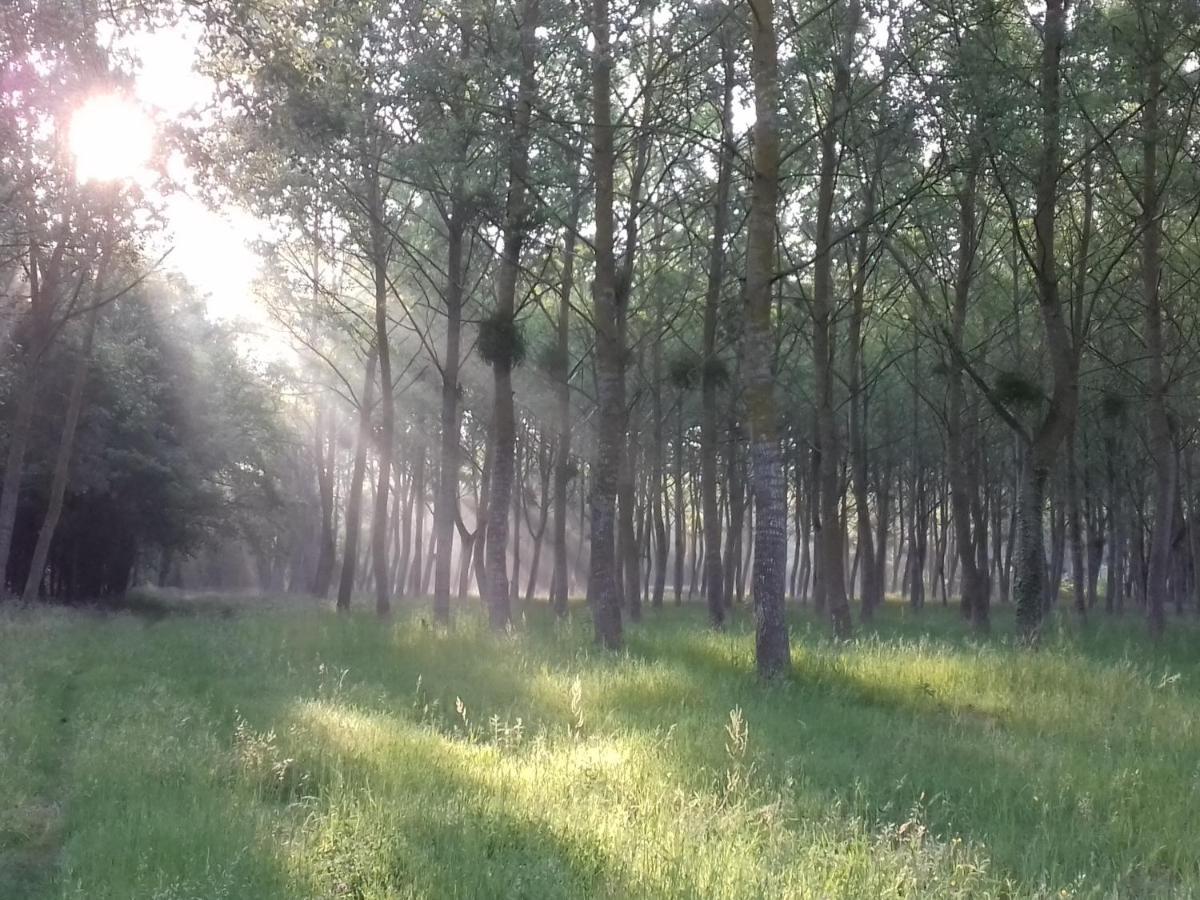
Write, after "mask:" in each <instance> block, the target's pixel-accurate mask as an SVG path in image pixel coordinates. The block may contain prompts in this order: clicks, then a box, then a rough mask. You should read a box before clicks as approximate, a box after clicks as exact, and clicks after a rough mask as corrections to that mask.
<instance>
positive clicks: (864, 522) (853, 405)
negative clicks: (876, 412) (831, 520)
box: [847, 172, 883, 619]
mask: <svg viewBox="0 0 1200 900" xmlns="http://www.w3.org/2000/svg"><path fill="white" fill-rule="evenodd" d="M878 178H879V173H878V172H875V173H872V175H871V177H870V179H869V180H868V184H867V188H866V200H865V202H864V204H863V206H864V211H863V212H864V215H863V220H864V221H866V222H871V221H873V220H874V218H875V190H876V184H877V183H878ZM871 238H872V233H871V230H870V229H864V230H863V233H862V234H861V235H860V236H859V242H858V248H857V253H856V260H855V271H854V283H853V290H852V291H851V298H850V307H851V315H850V340H849V359H848V360H847V366H848V369H849V375H850V377H849V388H850V435H849V437H850V473H851V485H852V488H853V491H854V515H855V520H856V524H857V530H858V540H857V542H856V544H855V560H856V561H858V560H861V565H860V566H858V570H859V572H860V573H861V585H862V590H861V591H860V593H861V595H862V617H863V618H864V619H869V618H871V615H872V614H873V613H874V611H875V609H876V607H878V606H880V605H881V604H882V603H883V585H882V584H877V583H876V581H875V539H874V534H873V532H872V530H871V503H870V499H869V495H868V489H867V467H868V460H867V453H868V448H867V423H866V418H867V394H866V391H865V389H864V387H863V378H862V374H863V353H864V348H863V329H864V326H865V319H866V290H867V268H868V266H869V265H870V259H871V251H870V241H871ZM851 584H853V579H851Z"/></svg>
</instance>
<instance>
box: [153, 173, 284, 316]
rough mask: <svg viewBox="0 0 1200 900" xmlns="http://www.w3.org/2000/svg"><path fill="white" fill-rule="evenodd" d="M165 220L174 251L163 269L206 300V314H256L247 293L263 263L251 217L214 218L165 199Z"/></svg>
mask: <svg viewBox="0 0 1200 900" xmlns="http://www.w3.org/2000/svg"><path fill="white" fill-rule="evenodd" d="M166 217H167V223H168V225H167V227H168V230H169V232H170V234H169V240H170V243H171V245H172V246H173V247H174V249H173V250H172V251H171V255H170V256H169V257H168V259H167V267H168V268H170V269H172V270H174V271H175V272H177V273H178V274H180V275H182V276H183V277H184V278H186V279H187V280H188V281H189V282H190V283H191V284H192V285H193V286H194V287H195V288H196V289H197V290H199V291H200V292H201V293H204V294H206V295H207V296H208V310H209V312H210V313H211V314H212V315H213V316H214V317H215V318H218V319H225V320H234V319H238V318H243V317H247V316H253V315H254V314H255V313H256V312H258V309H259V308H258V304H257V303H255V302H254V298H253V295H252V293H251V286H252V282H253V281H254V279H255V277H257V275H258V271H259V267H260V263H261V260H260V257H259V255H258V254H257V253H256V252H255V250H254V248H253V247H252V246H251V244H252V242H253V241H254V240H256V238H257V233H258V228H257V222H256V221H255V219H254V217H253V216H251V215H250V214H249V213H246V212H244V211H241V210H236V209H226V210H223V211H222V212H215V211H213V210H212V209H209V208H208V207H207V206H206V205H205V204H204V203H202V202H201V201H199V200H197V199H195V198H194V197H190V196H188V195H187V194H184V193H174V194H171V195H170V196H169V197H168V198H167V199H166Z"/></svg>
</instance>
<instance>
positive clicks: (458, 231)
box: [433, 198, 466, 624]
mask: <svg viewBox="0 0 1200 900" xmlns="http://www.w3.org/2000/svg"><path fill="white" fill-rule="evenodd" d="M453 203H454V206H453V208H452V209H451V211H450V215H449V216H448V218H447V222H446V224H447V233H446V356H445V359H444V360H443V361H442V409H441V431H442V436H441V444H442V445H441V471H440V472H439V475H438V488H437V499H436V502H435V503H434V507H433V520H434V521H433V533H434V541H435V543H436V553H437V557H436V562H435V564H434V569H435V571H434V576H433V617H434V619H435V620H436V621H438V622H440V623H443V624H446V623H449V621H450V561H451V558H452V556H453V551H454V518H455V515H456V512H457V509H458V487H459V485H458V475H459V472H458V469H459V456H460V449H459V444H460V442H461V441H460V435H459V417H458V371H459V365H460V364H461V359H460V357H461V353H462V349H461V347H462V306H463V249H464V248H463V235H464V232H465V231H466V217H465V215H464V206H463V201H462V200H461V199H459V198H455V200H454V201H453Z"/></svg>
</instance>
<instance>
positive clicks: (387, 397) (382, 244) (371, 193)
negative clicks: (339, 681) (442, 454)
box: [366, 160, 396, 616]
mask: <svg viewBox="0 0 1200 900" xmlns="http://www.w3.org/2000/svg"><path fill="white" fill-rule="evenodd" d="M378 166H379V161H378V160H372V162H371V164H370V166H369V167H367V168H368V169H369V171H368V172H367V173H366V174H367V179H368V185H369V190H368V201H367V202H368V209H369V211H370V217H371V229H370V230H371V262H372V266H373V269H374V272H373V275H374V282H375V284H374V288H375V349H376V354H377V355H378V357H379V400H380V403H379V407H380V430H379V471H378V472H377V473H376V477H377V480H376V482H375V512H374V514H373V516H372V518H371V564H372V567H373V571H374V575H375V612H376V613H377V614H378V615H380V616H388V615H390V614H391V610H392V598H391V583H390V581H389V578H388V572H389V570H388V552H387V551H388V546H387V529H388V489H389V487H390V486H391V483H392V453H393V451H394V449H395V442H396V402H395V397H394V396H393V395H392V353H391V347H390V344H389V339H388V315H387V300H388V275H387V266H388V241H387V236H386V233H385V230H384V221H383V218H384V203H385V202H386V197H385V196H384V194H383V192H382V191H381V189H380V183H379V182H380V176H379V171H378Z"/></svg>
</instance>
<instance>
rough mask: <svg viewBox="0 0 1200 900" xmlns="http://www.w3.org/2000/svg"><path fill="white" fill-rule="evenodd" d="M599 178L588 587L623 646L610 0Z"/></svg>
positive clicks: (598, 26) (602, 29) (595, 60)
mask: <svg viewBox="0 0 1200 900" xmlns="http://www.w3.org/2000/svg"><path fill="white" fill-rule="evenodd" d="M592 35H593V38H594V42H595V46H594V50H593V53H592V121H593V123H594V125H593V130H592V178H593V181H594V182H595V186H596V210H595V214H596V228H595V238H594V244H593V245H594V248H595V276H594V278H593V280H592V303H593V307H594V320H595V328H596V400H597V406H598V407H599V410H598V415H597V426H596V428H597V435H596V458H595V460H594V462H593V464H592V479H591V481H592V492H591V513H592V515H591V528H592V535H591V560H590V573H589V588H590V591H589V593H590V597H591V604H592V619H593V623H594V627H595V633H596V641H597V643H599V644H601V645H603V646H604V647H607V648H610V649H616V648H619V647H620V646H621V642H622V641H621V607H620V604H619V601H618V578H619V573H618V571H617V559H616V540H615V537H616V535H615V530H616V505H617V473H618V471H619V469H620V466H621V456H622V454H623V451H624V444H625V369H624V348H623V346H622V342H621V329H620V327H619V318H620V316H621V315H622V312H621V310H620V308H619V307H618V304H617V295H616V257H615V254H614V251H613V193H614V185H613V170H614V168H615V157H616V152H615V149H614V146H613V124H612V96H611V92H612V65H613V60H612V46H611V43H610V23H609V5H608V0H593V2H592Z"/></svg>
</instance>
